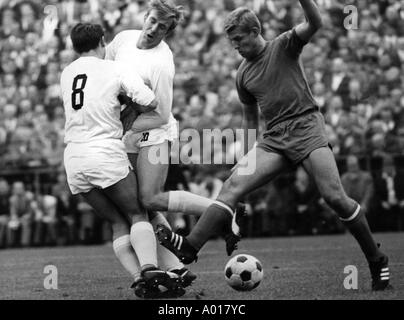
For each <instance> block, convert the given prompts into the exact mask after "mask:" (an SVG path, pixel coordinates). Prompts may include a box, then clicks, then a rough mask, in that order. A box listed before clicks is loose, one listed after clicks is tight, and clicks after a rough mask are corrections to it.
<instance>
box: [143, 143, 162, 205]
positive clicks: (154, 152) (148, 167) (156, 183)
mask: <svg viewBox="0 0 404 320" xmlns="http://www.w3.org/2000/svg"><path fill="white" fill-rule="evenodd" d="M169 157H170V143H169V141H164V142H163V143H161V144H158V145H152V146H146V147H142V148H140V152H139V156H138V159H137V168H136V172H137V177H138V180H139V193H140V197H141V199H143V198H144V197H150V196H151V195H155V194H158V193H160V192H161V191H162V190H163V188H164V184H165V182H166V180H167V174H168V168H169Z"/></svg>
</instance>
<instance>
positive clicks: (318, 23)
mask: <svg viewBox="0 0 404 320" xmlns="http://www.w3.org/2000/svg"><path fill="white" fill-rule="evenodd" d="M309 24H310V26H311V28H312V30H313V31H314V32H315V31H317V30H319V29H321V28H322V27H323V19H322V18H321V16H320V15H316V16H314V17H313V18H312V19H311V20H310V21H309Z"/></svg>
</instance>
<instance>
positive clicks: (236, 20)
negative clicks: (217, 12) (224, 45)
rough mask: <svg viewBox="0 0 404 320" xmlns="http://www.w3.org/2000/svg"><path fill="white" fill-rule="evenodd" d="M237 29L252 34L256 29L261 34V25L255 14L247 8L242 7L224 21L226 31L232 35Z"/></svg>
mask: <svg viewBox="0 0 404 320" xmlns="http://www.w3.org/2000/svg"><path fill="white" fill-rule="evenodd" d="M235 28H240V30H241V31H243V32H250V31H252V30H253V29H254V28H257V29H258V32H259V33H261V23H260V21H259V20H258V17H257V16H256V15H255V13H254V12H253V11H252V10H251V9H248V8H247V7H241V8H237V9H235V10H233V11H232V12H230V13H229V15H228V16H227V17H226V20H225V21H224V30H225V31H226V33H230V32H231V31H233V30H234V29H235Z"/></svg>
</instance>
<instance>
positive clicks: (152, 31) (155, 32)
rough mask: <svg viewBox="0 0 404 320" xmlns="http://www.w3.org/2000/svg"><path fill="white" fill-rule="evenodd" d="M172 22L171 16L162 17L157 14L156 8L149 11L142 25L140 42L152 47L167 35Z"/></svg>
mask: <svg viewBox="0 0 404 320" xmlns="http://www.w3.org/2000/svg"><path fill="white" fill-rule="evenodd" d="M172 23H173V19H172V18H168V19H164V18H162V17H160V16H159V15H158V13H157V12H156V10H152V11H150V13H149V15H148V16H147V17H146V20H145V23H144V25H143V34H142V37H143V39H142V43H143V44H144V45H145V47H146V48H154V47H155V46H157V45H158V44H159V43H160V42H161V40H163V39H164V37H165V36H166V35H167V32H168V30H169V28H170V26H171V24H172Z"/></svg>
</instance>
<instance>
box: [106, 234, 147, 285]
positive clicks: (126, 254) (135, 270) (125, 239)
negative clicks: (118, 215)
mask: <svg viewBox="0 0 404 320" xmlns="http://www.w3.org/2000/svg"><path fill="white" fill-rule="evenodd" d="M112 247H113V249H114V252H115V255H116V257H117V258H118V260H119V261H120V262H121V264H122V266H123V267H124V268H125V270H126V271H128V272H129V273H130V275H131V276H132V277H133V278H134V280H135V281H136V280H138V279H139V278H140V265H139V260H138V259H137V257H136V253H135V251H134V250H133V248H132V245H131V243H130V236H129V235H128V234H127V235H124V236H121V237H119V238H117V239H115V240H114V241H113V242H112Z"/></svg>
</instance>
